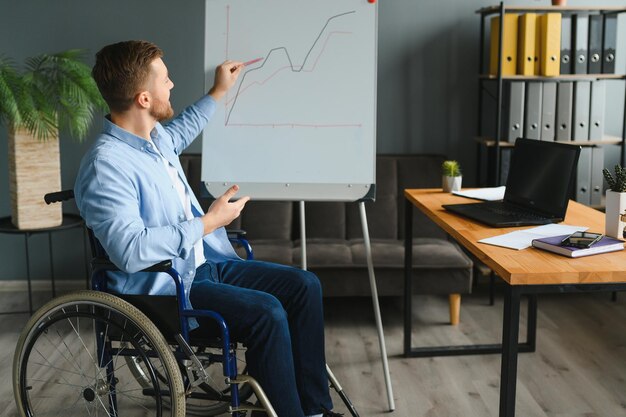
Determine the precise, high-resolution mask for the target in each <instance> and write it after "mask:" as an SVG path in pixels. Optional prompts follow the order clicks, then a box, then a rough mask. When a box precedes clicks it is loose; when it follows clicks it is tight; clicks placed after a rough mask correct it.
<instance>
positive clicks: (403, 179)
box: [181, 154, 472, 324]
mask: <svg viewBox="0 0 626 417" xmlns="http://www.w3.org/2000/svg"><path fill="white" fill-rule="evenodd" d="M443 160H444V157H443V156H440V155H379V156H378V157H377V164H376V173H377V175H376V178H377V179H376V201H375V202H367V203H366V212H367V219H368V229H369V233H370V239H371V246H372V257H373V262H374V270H375V275H376V282H377V287H378V293H379V296H399V295H402V294H403V280H404V240H403V239H404V224H403V223H404V209H405V205H404V196H403V190H404V189H405V188H436V187H441V176H440V175H441V174H440V173H441V168H440V167H441V163H442V162H443ZM181 163H182V165H183V168H184V169H185V170H186V172H187V175H188V178H189V182H190V184H191V185H192V187H193V188H194V191H195V192H196V195H198V196H201V195H202V193H200V192H199V190H200V165H201V157H200V155H198V154H183V155H182V157H181ZM200 201H201V204H202V205H203V206H204V208H205V209H206V208H207V207H208V206H209V204H210V201H209V200H208V199H205V198H200ZM305 212H306V213H305V216H306V237H307V241H306V251H307V266H308V269H309V270H311V271H313V272H315V273H316V274H317V275H318V276H319V278H320V280H321V282H322V287H323V291H324V295H325V296H326V297H336V296H370V295H371V291H370V286H369V278H368V273H367V260H366V257H365V247H364V243H363V235H362V228H361V219H360V215H359V210H358V204H357V203H342V202H307V203H306V205H305ZM414 212H415V214H414V219H413V225H414V227H413V236H414V240H413V245H414V246H413V291H414V293H415V294H446V295H452V296H451V297H450V303H451V305H450V307H451V308H450V311H451V313H450V315H451V322H452V323H453V324H454V323H456V322H458V309H459V307H460V304H459V303H460V297H459V296H457V295H459V294H467V293H470V292H471V288H472V261H471V260H470V259H469V258H468V257H467V255H466V254H465V253H463V251H462V250H461V249H460V248H459V247H458V246H457V245H456V244H455V243H453V242H451V241H449V240H448V239H447V238H446V235H445V233H444V232H443V231H441V230H440V229H439V228H438V227H437V226H436V225H435V224H434V223H433V222H432V221H430V220H429V219H428V218H427V217H426V216H424V215H422V214H421V213H419V210H414ZM229 228H232V229H243V230H245V231H246V232H247V238H248V240H249V241H250V243H251V245H252V248H253V250H254V257H255V259H259V260H266V261H272V262H279V263H282V264H287V265H294V266H300V265H301V247H300V236H299V234H300V225H299V203H297V202H296V203H294V202H276V201H272V202H265V201H250V202H249V203H248V204H247V206H246V208H245V209H244V211H243V212H242V215H241V216H240V218H238V219H237V220H236V221H235V222H233V223H232V224H231V225H230V226H229ZM242 253H243V252H242Z"/></svg>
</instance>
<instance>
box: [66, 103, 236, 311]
mask: <svg viewBox="0 0 626 417" xmlns="http://www.w3.org/2000/svg"><path fill="white" fill-rule="evenodd" d="M215 105H216V103H215V100H213V98H212V97H210V96H208V95H207V96H205V97H203V98H202V99H200V100H199V101H197V102H196V103H194V104H193V105H191V106H189V107H188V108H187V109H185V110H184V111H183V112H182V113H181V114H180V115H178V116H177V117H176V118H175V119H173V120H172V121H171V122H170V123H168V124H166V125H161V124H160V123H157V125H156V127H155V128H154V130H153V131H152V132H151V139H152V142H153V143H154V145H156V146H157V147H158V150H159V151H160V152H161V154H162V155H163V157H164V158H165V159H167V161H169V163H171V164H172V165H173V166H174V167H175V168H176V170H177V171H178V175H179V177H180V179H181V180H182V182H183V184H184V185H185V187H186V188H187V192H188V193H189V195H190V196H191V204H192V212H193V213H194V215H195V216H201V215H202V208H201V207H200V204H199V203H198V200H197V199H196V197H195V196H194V194H193V192H192V190H191V188H190V187H189V183H188V182H187V179H186V178H185V175H184V173H183V170H182V167H181V165H180V161H179V159H178V155H180V153H181V152H182V151H183V150H184V149H185V148H186V147H187V146H189V144H190V143H191V142H192V141H193V140H194V138H196V137H197V136H198V135H199V134H200V132H201V131H202V129H203V128H204V126H205V125H206V124H207V122H208V121H209V119H210V117H211V116H212V115H213V113H214V111H215ZM154 145H153V144H152V143H150V142H149V141H147V140H145V139H143V138H141V137H139V136H136V135H134V134H132V133H130V132H128V131H126V130H124V129H122V128H120V127H119V126H117V125H115V124H114V123H112V122H111V121H110V120H109V119H108V118H105V121H104V129H103V131H102V134H101V135H100V136H99V137H98V138H97V139H96V141H95V143H94V144H93V146H92V147H91V148H90V149H89V151H88V152H87V153H86V154H85V156H84V157H83V160H82V162H81V165H80V170H79V172H78V177H77V179H76V184H75V186H74V193H75V197H76V203H77V205H78V208H79V210H80V214H81V216H82V217H83V218H84V219H85V222H86V224H87V226H88V227H89V228H91V229H92V230H93V233H94V234H95V236H96V238H98V240H99V241H100V243H101V244H102V246H103V247H104V249H105V250H106V251H107V253H108V254H109V257H110V259H111V261H112V262H113V263H114V264H115V265H116V266H117V267H119V268H120V269H121V270H122V271H123V272H115V273H109V277H110V278H109V282H108V286H109V289H110V290H112V291H114V292H118V293H124V294H158V295H173V294H175V293H176V288H175V285H174V281H173V280H172V278H171V277H169V275H167V274H164V273H155V272H139V271H141V270H142V269H144V268H147V267H149V266H152V265H154V264H156V263H158V262H161V261H164V260H172V261H173V267H174V268H175V269H176V270H177V271H178V272H179V273H180V275H181V277H182V279H183V283H184V287H185V293H186V298H187V302H188V301H189V289H190V288H191V283H192V281H193V278H194V276H195V272H196V268H195V264H194V253H193V250H194V249H193V246H194V243H196V242H197V241H198V240H199V239H204V245H203V246H204V256H205V258H206V259H207V261H208V262H213V263H215V262H220V261H224V260H227V259H239V257H238V256H237V255H236V254H235V251H234V250H233V247H232V245H231V244H230V242H229V241H228V238H227V236H226V231H225V230H224V228H220V229H217V230H216V231H214V232H213V233H210V234H208V235H206V236H204V238H203V237H202V235H203V233H204V226H203V223H202V221H201V219H199V218H198V217H195V218H194V219H192V220H187V217H186V216H185V210H184V209H183V207H182V205H181V201H180V198H179V196H178V194H177V192H176V190H175V188H174V186H173V184H172V180H171V178H170V177H169V175H168V173H167V170H166V168H165V166H164V164H163V162H162V161H161V159H160V156H159V154H158V152H157V151H156V150H155V149H154V148H153V146H154Z"/></svg>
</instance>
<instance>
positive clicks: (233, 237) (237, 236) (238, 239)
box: [226, 229, 254, 260]
mask: <svg viewBox="0 0 626 417" xmlns="http://www.w3.org/2000/svg"><path fill="white" fill-rule="evenodd" d="M246 234H247V233H246V231H245V230H240V229H233V230H226V235H227V236H228V240H230V241H231V243H234V244H237V245H239V246H242V247H243V248H244V249H245V251H246V259H247V260H252V259H254V252H253V251H252V246H250V242H248V239H246Z"/></svg>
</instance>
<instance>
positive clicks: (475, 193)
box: [452, 185, 506, 201]
mask: <svg viewBox="0 0 626 417" xmlns="http://www.w3.org/2000/svg"><path fill="white" fill-rule="evenodd" d="M505 189H506V187H505V186H504V185H503V186H501V187H487V188H477V189H475V190H461V191H452V194H454V195H458V196H461V197H467V198H473V199H476V200H483V201H498V200H502V199H503V198H504V190H505Z"/></svg>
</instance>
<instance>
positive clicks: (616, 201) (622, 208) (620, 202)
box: [604, 190, 626, 239]
mask: <svg viewBox="0 0 626 417" xmlns="http://www.w3.org/2000/svg"><path fill="white" fill-rule="evenodd" d="M624 213H626V193H618V192H615V191H611V190H607V191H606V210H605V226H604V234H605V235H607V236H610V237H614V238H617V239H623V238H624V235H623V233H624V227H625V226H626V223H625V222H623V221H622V220H621V215H622V214H624Z"/></svg>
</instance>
